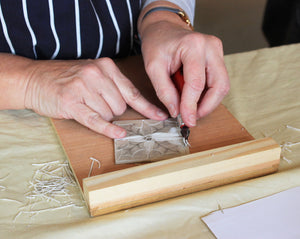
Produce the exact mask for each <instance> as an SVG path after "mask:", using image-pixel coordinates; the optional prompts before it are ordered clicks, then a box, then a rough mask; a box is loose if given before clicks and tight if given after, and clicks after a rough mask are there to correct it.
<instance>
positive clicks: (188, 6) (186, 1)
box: [142, 0, 196, 24]
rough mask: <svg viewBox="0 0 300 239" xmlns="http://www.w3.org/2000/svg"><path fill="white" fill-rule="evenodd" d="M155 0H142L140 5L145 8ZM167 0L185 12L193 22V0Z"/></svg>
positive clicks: (194, 4)
mask: <svg viewBox="0 0 300 239" xmlns="http://www.w3.org/2000/svg"><path fill="white" fill-rule="evenodd" d="M156 1H157V0H142V7H143V8H145V7H146V6H147V5H149V4H150V3H152V2H156ZM168 2H171V3H174V4H176V5H177V6H179V7H180V8H181V9H182V10H183V11H185V13H186V14H187V15H188V17H189V19H190V21H191V23H192V24H194V17H195V6H196V3H195V0H168Z"/></svg>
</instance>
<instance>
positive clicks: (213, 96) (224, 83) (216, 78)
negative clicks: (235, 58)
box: [198, 58, 230, 117]
mask: <svg viewBox="0 0 300 239" xmlns="http://www.w3.org/2000/svg"><path fill="white" fill-rule="evenodd" d="M216 59H217V58H216ZM206 76H207V86H208V90H207V92H206V93H205V95H204V96H203V99H202V100H201V102H200V104H199V106H198V117H204V116H206V115H208V114H209V113H211V112H212V111H213V110H214V109H215V108H216V107H217V106H218V105H219V104H220V103H221V101H222V100H223V98H224V96H225V95H226V94H227V93H228V91H229V88H230V83H229V77H228V73H227V70H226V67H225V65H224V62H223V60H222V59H220V58H219V60H217V61H214V62H212V65H211V67H208V70H207V73H206Z"/></svg>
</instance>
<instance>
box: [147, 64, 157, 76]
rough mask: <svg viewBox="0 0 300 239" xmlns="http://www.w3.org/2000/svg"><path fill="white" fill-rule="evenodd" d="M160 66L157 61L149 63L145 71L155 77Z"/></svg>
mask: <svg viewBox="0 0 300 239" xmlns="http://www.w3.org/2000/svg"><path fill="white" fill-rule="evenodd" d="M158 67H159V64H158V62H157V61H149V62H147V63H145V70H146V72H147V74H148V75H153V73H154V72H155V71H157V69H158Z"/></svg>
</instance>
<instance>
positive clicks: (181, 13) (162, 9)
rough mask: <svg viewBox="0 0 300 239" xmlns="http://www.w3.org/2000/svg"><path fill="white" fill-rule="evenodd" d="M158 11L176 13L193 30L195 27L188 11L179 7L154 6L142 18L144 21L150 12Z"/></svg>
mask: <svg viewBox="0 0 300 239" xmlns="http://www.w3.org/2000/svg"><path fill="white" fill-rule="evenodd" d="M157 11H168V12H173V13H176V14H177V15H178V16H179V17H180V18H181V20H182V21H184V22H185V23H186V24H187V25H188V26H189V27H190V28H191V29H192V30H194V28H193V26H192V23H191V21H190V19H189V17H188V16H187V15H186V13H185V12H184V11H183V10H182V9H177V8H171V7H154V8H151V9H150V10H149V11H148V12H146V13H145V15H144V16H143V18H142V21H143V20H144V19H145V17H147V16H148V15H149V14H150V13H152V12H157Z"/></svg>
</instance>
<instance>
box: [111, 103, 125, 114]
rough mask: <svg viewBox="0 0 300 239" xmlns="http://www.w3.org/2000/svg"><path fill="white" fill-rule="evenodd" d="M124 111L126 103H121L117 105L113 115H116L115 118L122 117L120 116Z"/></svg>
mask: <svg viewBox="0 0 300 239" xmlns="http://www.w3.org/2000/svg"><path fill="white" fill-rule="evenodd" d="M126 109H127V105H126V103H125V102H124V103H121V104H119V105H118V108H117V109H115V111H114V114H115V115H117V116H119V115H122V114H124V112H125V111H126Z"/></svg>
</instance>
